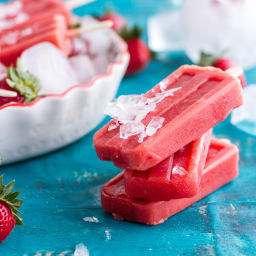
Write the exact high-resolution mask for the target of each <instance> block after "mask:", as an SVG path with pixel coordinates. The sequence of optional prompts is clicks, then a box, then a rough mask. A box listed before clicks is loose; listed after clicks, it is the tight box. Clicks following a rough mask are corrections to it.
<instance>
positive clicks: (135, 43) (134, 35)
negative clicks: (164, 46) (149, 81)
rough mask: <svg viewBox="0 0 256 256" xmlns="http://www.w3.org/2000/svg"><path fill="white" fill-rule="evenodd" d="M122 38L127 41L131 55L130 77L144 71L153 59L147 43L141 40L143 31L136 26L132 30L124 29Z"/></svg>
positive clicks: (127, 73)
mask: <svg viewBox="0 0 256 256" xmlns="http://www.w3.org/2000/svg"><path fill="white" fill-rule="evenodd" d="M120 36H121V37H122V38H123V39H124V40H125V41H126V43H127V46H128V51H129V54H130V62H129V64H128V68H127V70H126V75H128V76H130V75H133V74H136V73H138V72H140V71H142V70H143V69H144V68H145V67H146V66H147V64H148V63H149V61H150V59H151V52H150V50H149V48H148V46H147V45H146V43H145V42H144V41H143V40H142V39H141V38H140V36H141V30H140V29H139V28H138V27H137V26H134V27H133V28H132V29H131V30H129V29H128V28H127V27H124V28H123V29H122V30H121V32H120Z"/></svg>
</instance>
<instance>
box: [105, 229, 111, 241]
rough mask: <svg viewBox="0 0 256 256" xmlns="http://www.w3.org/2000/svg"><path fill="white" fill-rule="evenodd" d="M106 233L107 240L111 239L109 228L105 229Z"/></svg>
mask: <svg viewBox="0 0 256 256" xmlns="http://www.w3.org/2000/svg"><path fill="white" fill-rule="evenodd" d="M105 235H106V238H107V240H110V239H111V234H110V232H109V230H105Z"/></svg>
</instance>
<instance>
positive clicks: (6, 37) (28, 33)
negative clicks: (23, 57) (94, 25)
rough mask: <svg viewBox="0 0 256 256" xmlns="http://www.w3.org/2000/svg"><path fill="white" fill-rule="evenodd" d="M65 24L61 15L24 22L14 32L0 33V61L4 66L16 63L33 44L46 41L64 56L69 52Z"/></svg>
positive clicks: (68, 40) (69, 45)
mask: <svg viewBox="0 0 256 256" xmlns="http://www.w3.org/2000/svg"><path fill="white" fill-rule="evenodd" d="M67 32H68V30H67V22H66V19H65V18H64V16H63V15H55V16H51V17H49V18H47V19H44V20H40V22H37V23H31V22H30V21H29V22H25V23H22V24H20V25H17V26H16V27H15V29H14V30H9V31H6V30H5V31H2V32H0V61H1V62H2V63H4V64H5V65H6V66H10V65H11V64H14V63H16V60H17V58H18V57H19V56H20V54H21V53H22V52H23V51H24V50H25V49H27V48H29V47H31V46H32V45H34V44H37V43H40V42H43V41H48V42H51V43H53V44H54V45H55V46H56V47H58V48H59V49H60V50H61V51H63V52H64V53H65V54H66V55H67V54H69V52H70V51H71V40H70V38H69V37H67Z"/></svg>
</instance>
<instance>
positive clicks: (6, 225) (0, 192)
mask: <svg viewBox="0 0 256 256" xmlns="http://www.w3.org/2000/svg"><path fill="white" fill-rule="evenodd" d="M14 183H15V181H12V182H10V183H9V184H8V185H4V184H3V176H0V242H2V241H3V240H4V239H6V237H7V236H8V235H9V234H10V233H11V232H12V230H13V228H14V226H15V225H23V222H22V219H21V218H20V217H18V214H20V212H19V211H18V210H17V208H20V207H21V204H22V200H21V199H18V198H17V196H18V195H19V194H20V191H17V192H12V189H13V187H14Z"/></svg>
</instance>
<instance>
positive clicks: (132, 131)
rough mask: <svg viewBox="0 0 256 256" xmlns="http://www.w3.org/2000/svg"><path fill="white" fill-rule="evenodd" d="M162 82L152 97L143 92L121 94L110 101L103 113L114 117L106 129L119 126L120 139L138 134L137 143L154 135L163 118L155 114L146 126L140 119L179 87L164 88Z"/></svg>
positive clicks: (109, 129)
mask: <svg viewBox="0 0 256 256" xmlns="http://www.w3.org/2000/svg"><path fill="white" fill-rule="evenodd" d="M164 81H165V80H164ZM163 83H164V85H162V88H161V92H159V93H155V95H154V97H152V98H147V97H145V95H144V94H141V95H121V96H120V97H119V98H118V99H115V100H114V101H112V102H110V103H109V104H108V106H107V108H106V110H105V114H106V115H109V116H111V117H112V118H114V119H115V123H112V124H110V126H109V127H108V131H111V130H114V129H116V128H117V127H119V126H120V138H121V139H128V138H129V137H130V136H134V135H138V142H139V143H141V142H143V140H144V138H146V137H147V136H152V135H154V134H155V133H156V132H157V130H158V129H160V128H161V127H162V125H163V123H164V118H163V117H158V116H155V117H153V118H152V120H151V121H150V122H149V124H148V125H147V126H145V125H144V124H143V123H142V120H143V119H144V118H145V117H146V116H147V114H148V113H149V112H151V111H153V110H154V109H155V108H156V105H157V104H158V103H159V102H161V101H162V100H164V99H165V98H166V97H169V96H173V95H174V92H176V91H178V90H180V89H181V87H178V88H174V89H170V90H165V89H166V87H167V82H166V81H165V82H163ZM160 84H161V83H160ZM160 86H161V85H160ZM164 88H165V89H164Z"/></svg>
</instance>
